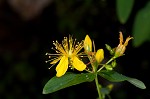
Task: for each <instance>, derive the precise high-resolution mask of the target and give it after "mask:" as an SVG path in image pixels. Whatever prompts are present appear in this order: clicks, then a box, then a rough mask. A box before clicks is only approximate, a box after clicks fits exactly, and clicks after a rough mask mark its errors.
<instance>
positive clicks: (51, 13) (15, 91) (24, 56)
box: [0, 0, 150, 99]
mask: <svg viewBox="0 0 150 99" xmlns="http://www.w3.org/2000/svg"><path fill="white" fill-rule="evenodd" d="M39 2H40V3H39ZM43 2H45V3H43ZM43 2H42V0H0V99H83V98H84V99H96V97H97V96H98V94H97V91H96V86H95V84H94V82H92V83H82V84H79V85H76V86H72V87H69V88H66V89H63V90H60V91H58V92H55V93H52V94H47V95H43V94H42V90H43V87H44V85H45V84H46V82H47V81H48V80H49V79H50V78H52V77H53V76H55V74H56V73H55V67H53V68H52V69H50V70H49V69H48V68H49V67H50V65H49V64H48V63H47V64H46V63H45V61H46V60H48V57H47V56H45V53H46V52H51V51H52V50H51V47H52V46H53V45H52V41H55V40H58V41H59V42H61V40H62V39H63V37H64V36H68V35H69V34H71V35H73V37H74V38H77V40H78V41H80V40H82V39H84V37H85V35H86V34H88V35H89V36H90V37H91V39H92V40H94V41H95V45H96V49H99V48H104V50H105V59H109V58H110V55H109V53H108V51H107V50H106V49H105V44H106V43H107V44H109V45H111V46H112V47H116V46H117V45H118V43H119V40H118V37H119V31H122V32H123V35H124V38H126V37H128V36H129V35H130V36H132V33H131V30H132V25H133V20H134V17H135V13H136V12H137V11H138V10H139V9H141V8H143V6H144V5H145V4H146V2H147V0H145V1H142V0H135V4H134V8H133V11H132V13H131V16H130V17H129V19H128V21H127V23H126V24H124V25H122V24H120V22H119V21H118V18H117V15H116V5H115V1H114V0H94V1H92V0H89V1H88V0H87V1H86V0H76V1H73V0H66V1H65V0H55V1H54V0H45V1H44V0H43ZM149 46H150V43H149V42H145V43H143V44H142V45H141V46H139V47H133V46H132V40H131V41H130V42H129V45H128V46H127V50H126V52H125V56H123V57H120V58H119V59H117V63H118V65H117V67H116V68H115V70H116V71H117V72H119V73H122V74H124V75H126V76H129V77H134V78H137V79H139V80H141V81H143V82H144V83H145V85H146V86H147V89H145V90H142V89H139V88H136V87H135V86H133V85H131V84H130V83H128V82H121V83H114V89H113V90H112V92H111V94H110V95H111V96H112V99H129V98H131V99H149V97H150V90H149V88H150V80H149V70H150V69H149V65H150V63H149V62H150V52H149V50H150V48H149ZM99 81H100V82H101V83H102V84H103V85H106V84H108V83H110V82H108V81H106V80H105V79H102V78H100V79H99Z"/></svg>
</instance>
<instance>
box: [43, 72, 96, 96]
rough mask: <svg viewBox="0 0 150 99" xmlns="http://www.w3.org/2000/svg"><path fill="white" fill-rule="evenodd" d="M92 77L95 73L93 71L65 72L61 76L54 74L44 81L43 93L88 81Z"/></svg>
mask: <svg viewBox="0 0 150 99" xmlns="http://www.w3.org/2000/svg"><path fill="white" fill-rule="evenodd" d="M94 78H95V74H93V73H82V74H74V73H66V74H65V75H64V76H62V77H56V76H55V77H53V78H51V79H50V80H49V81H48V82H47V83H46V85H45V86H44V89H43V94H48V93H52V92H55V91H58V90H60V89H63V88H66V87H69V86H73V85H77V84H80V83H83V82H90V81H93V80H94Z"/></svg>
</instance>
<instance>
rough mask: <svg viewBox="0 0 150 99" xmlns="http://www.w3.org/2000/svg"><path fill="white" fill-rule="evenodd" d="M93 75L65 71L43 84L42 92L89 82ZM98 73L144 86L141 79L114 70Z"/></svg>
mask: <svg viewBox="0 0 150 99" xmlns="http://www.w3.org/2000/svg"><path fill="white" fill-rule="evenodd" d="M95 75H96V74H94V73H82V74H74V73H66V74H65V75H64V76H62V77H60V78H58V77H53V78H51V79H50V80H49V81H48V82H47V83H46V85H45V86H44V89H43V94H49V93H52V92H55V91H58V90H61V89H63V88H67V87H70V86H73V85H77V84H80V83H83V82H91V81H93V80H94V79H95ZM98 75H100V76H101V77H103V78H105V79H107V80H109V81H111V82H121V81H128V82H130V83H131V84H133V85H134V86H136V87H138V88H140V89H145V88H146V87H145V85H144V83H143V82H142V81H140V80H138V79H135V78H130V77H127V76H124V75H122V74H119V73H117V72H115V71H108V70H101V71H100V72H98Z"/></svg>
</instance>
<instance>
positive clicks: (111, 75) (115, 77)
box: [98, 70, 146, 89]
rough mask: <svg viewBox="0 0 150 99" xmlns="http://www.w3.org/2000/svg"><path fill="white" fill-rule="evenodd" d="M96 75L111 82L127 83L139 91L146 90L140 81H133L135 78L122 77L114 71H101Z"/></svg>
mask: <svg viewBox="0 0 150 99" xmlns="http://www.w3.org/2000/svg"><path fill="white" fill-rule="evenodd" d="M98 75H100V76H101V77H103V78H105V79H107V80H109V81H111V82H121V81H128V82H130V83H131V84H133V85H134V86H136V87H138V88H140V89H146V86H145V85H144V83H143V82H142V81H140V80H138V79H135V78H131V77H127V76H124V75H122V74H119V73H117V72H115V71H108V70H101V71H100V72H98Z"/></svg>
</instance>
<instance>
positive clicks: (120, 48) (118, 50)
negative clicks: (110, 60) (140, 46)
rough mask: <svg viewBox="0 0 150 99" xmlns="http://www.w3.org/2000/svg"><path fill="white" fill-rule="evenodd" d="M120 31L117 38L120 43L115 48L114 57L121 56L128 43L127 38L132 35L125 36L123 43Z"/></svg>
mask: <svg viewBox="0 0 150 99" xmlns="http://www.w3.org/2000/svg"><path fill="white" fill-rule="evenodd" d="M119 33H120V35H119V36H120V37H119V40H120V43H119V45H118V46H117V48H116V50H115V57H119V56H122V55H123V54H124V52H125V50H126V46H127V45H128V42H129V40H131V39H133V37H130V36H129V37H127V38H126V41H125V43H124V44H123V35H122V32H119Z"/></svg>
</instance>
